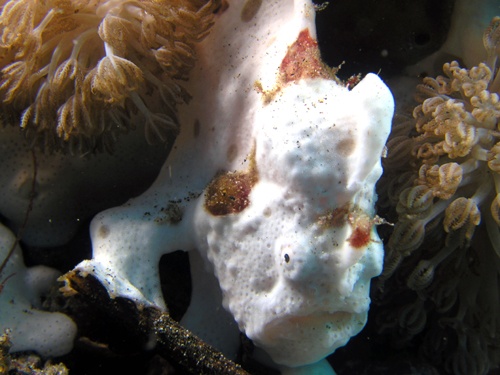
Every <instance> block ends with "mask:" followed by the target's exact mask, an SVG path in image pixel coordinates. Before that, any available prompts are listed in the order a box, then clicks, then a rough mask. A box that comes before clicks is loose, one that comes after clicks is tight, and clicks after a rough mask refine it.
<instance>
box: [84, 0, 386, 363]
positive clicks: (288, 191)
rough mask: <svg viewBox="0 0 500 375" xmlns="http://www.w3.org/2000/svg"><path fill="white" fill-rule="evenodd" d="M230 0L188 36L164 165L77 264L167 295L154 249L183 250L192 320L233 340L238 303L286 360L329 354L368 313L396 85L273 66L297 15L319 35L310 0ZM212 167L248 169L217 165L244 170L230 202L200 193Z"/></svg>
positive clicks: (241, 316) (99, 229)
mask: <svg viewBox="0 0 500 375" xmlns="http://www.w3.org/2000/svg"><path fill="white" fill-rule="evenodd" d="M228 4H229V7H228V8H227V9H225V10H224V11H221V12H220V13H219V14H218V15H217V19H216V24H215V26H214V29H213V31H212V33H211V34H210V35H209V36H208V37H207V39H206V40H205V41H204V42H202V44H201V45H200V48H199V50H198V51H197V52H198V56H199V61H198V65H197V66H196V67H195V68H194V70H193V72H192V75H191V77H190V81H189V84H188V87H187V89H188V91H189V92H190V93H191V95H192V96H193V100H192V102H191V103H190V105H189V107H186V108H185V109H183V110H181V111H180V113H179V119H180V122H181V124H182V125H181V133H180V135H179V137H178V139H177V141H176V144H175V145H174V148H173V151H172V152H171V154H170V155H169V157H168V159H167V161H166V162H165V164H164V166H163V168H162V171H161V172H160V175H159V176H158V178H157V180H156V182H155V183H154V184H153V185H152V187H151V188H150V189H149V190H148V191H146V192H145V193H144V194H143V195H141V196H139V197H137V198H134V199H132V200H130V201H129V202H127V203H126V204H125V205H123V206H121V207H117V208H114V209H111V210H107V211H104V212H103V213H101V214H99V215H98V216H97V217H96V218H95V219H94V220H93V222H92V225H91V234H92V242H93V259H92V260H90V261H84V262H82V263H81V264H80V265H79V266H77V269H80V270H82V271H85V272H90V273H93V274H94V275H96V276H97V277H99V278H100V280H101V281H103V284H105V285H107V288H108V291H109V292H110V293H111V294H112V295H123V296H128V297H132V298H134V299H136V300H140V301H142V302H146V303H151V304H155V305H157V306H160V307H165V304H164V301H163V297H162V295H161V289H160V285H159V282H160V280H159V275H158V263H159V259H160V257H161V256H162V255H163V254H165V253H169V252H172V251H175V250H178V249H182V250H186V251H191V254H192V256H191V259H192V262H193V266H192V267H193V269H192V272H193V274H194V275H195V276H194V280H193V297H192V302H191V306H190V309H189V310H188V312H187V314H186V316H185V317H184V319H183V323H184V324H185V325H186V326H187V327H188V328H191V329H192V330H193V331H195V332H196V333H198V334H199V335H200V336H201V337H202V338H204V339H205V340H207V341H208V342H210V343H213V344H215V345H216V346H218V347H219V348H221V349H222V350H224V351H225V352H226V353H228V354H229V355H231V354H234V353H235V349H234V344H235V343H237V336H238V330H237V329H236V326H235V325H234V323H233V317H234V319H235V320H236V323H237V324H238V326H239V329H241V330H242V331H244V332H245V333H246V334H247V335H248V337H249V338H251V339H252V340H253V341H254V342H255V343H256V344H257V346H258V347H260V348H262V349H263V350H264V351H266V352H267V353H268V354H269V355H270V356H271V358H272V360H273V361H274V362H275V363H277V364H279V365H280V366H282V369H283V370H284V371H299V370H300V369H301V368H302V366H305V365H308V364H315V365H314V366H317V368H321V369H325V368H326V367H325V366H324V362H323V361H322V359H323V358H324V357H325V356H327V355H328V354H330V353H331V352H332V351H334V350H335V349H336V348H337V347H339V346H341V345H344V344H345V343H346V342H347V340H348V339H349V338H350V337H351V336H352V335H355V334H357V333H358V332H359V331H360V330H361V328H362V327H363V325H364V323H365V321H366V313H367V310H368V306H369V295H368V293H369V281H370V279H371V277H373V276H375V275H377V274H379V273H380V272H381V265H382V257H383V250H382V244H381V241H380V239H379V238H378V236H377V234H376V231H375V230H374V224H375V221H376V219H375V213H374V203H375V200H376V197H375V195H374V184H375V182H376V181H377V180H378V178H379V177H380V174H381V171H382V170H381V166H380V157H381V155H382V150H383V146H384V144H385V140H386V137H387V135H388V133H389V129H390V121H391V118H392V112H393V99H392V95H391V94H390V92H389V90H388V89H387V87H386V86H385V85H384V84H383V83H382V82H381V80H380V79H379V78H378V77H377V76H375V75H368V76H367V77H366V78H365V79H364V80H362V81H361V82H360V83H359V85H358V86H356V87H355V88H354V89H353V90H351V91H350V90H349V89H348V88H346V87H343V86H341V85H339V84H338V83H337V81H336V80H335V79H334V78H333V77H332V78H331V79H328V78H324V77H321V76H319V77H318V76H317V75H314V74H311V73H308V74H306V76H304V77H301V79H299V80H296V81H290V82H283V81H281V80H280V72H279V68H280V64H281V63H282V60H283V59H284V57H285V56H286V54H287V50H288V47H289V46H290V45H292V44H293V43H294V42H295V41H296V40H297V38H298V37H299V34H300V33H301V32H302V31H304V30H306V31H307V32H308V33H309V35H310V36H311V38H312V39H314V38H315V30H314V9H313V7H312V4H311V3H310V2H309V1H291V0H289V1H268V2H262V3H260V2H252V1H247V2H240V1H231V2H228ZM259 4H260V5H259ZM249 7H250V8H249ZM270 93H271V94H270ZM220 173H226V174H228V173H241V174H245V173H254V174H255V178H254V179H250V180H248V179H238V178H236V179H228V181H233V182H228V184H232V183H234V181H236V182H237V183H242V184H247V183H248V181H252V183H251V184H249V185H248V186H242V187H241V188H239V187H237V188H234V186H233V187H232V189H229V190H227V191H232V192H236V193H235V194H240V195H241V196H237V197H235V198H238V199H240V198H241V199H242V200H241V201H242V202H243V201H245V200H248V202H246V201H245V203H244V204H242V205H240V206H238V208H237V209H236V212H230V213H226V212H223V213H222V214H214V213H213V212H211V211H210V210H209V209H207V200H209V199H210V196H208V195H207V191H206V190H205V189H206V187H207V186H208V185H209V184H210V182H211V181H213V179H214V178H217V177H216V176H220ZM226 187H228V186H226ZM223 190H224V189H222V188H221V191H220V193H221V195H223V194H224V191H223ZM230 200H231V199H230ZM230 200H229V201H230ZM360 238H362V240H360ZM203 268H204V271H200V270H203ZM199 272H205V273H204V274H203V275H205V276H204V277H201V276H200V275H201V274H200V273H199ZM212 274H214V275H215V276H216V278H217V282H216V280H214V278H213V276H212ZM217 284H219V285H220V288H221V290H222V296H223V301H222V303H223V305H224V307H225V308H226V309H227V310H228V311H229V312H230V314H231V315H229V314H227V313H226V312H223V311H222V310H221V309H220V302H221V301H220V292H218V290H217V289H218V288H217ZM200 288H204V289H205V290H207V293H213V294H214V295H215V297H214V298H207V294H206V293H200V292H199V291H200ZM201 309H202V310H203V312H204V314H203V317H201V318H200V317H199V315H200V313H201V311H200V310H201ZM194 320H196V322H195V321H194ZM213 327H219V328H217V329H215V332H213V331H212V332H209V329H213ZM222 327H229V328H225V329H223V328H222ZM314 366H313V367H312V368H314ZM290 368H296V370H291V369H290ZM311 371H312V370H311ZM321 371H323V373H327V372H325V371H324V370H321ZM328 371H330V372H331V370H328Z"/></svg>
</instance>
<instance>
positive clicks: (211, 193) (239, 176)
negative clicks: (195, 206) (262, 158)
mask: <svg viewBox="0 0 500 375" xmlns="http://www.w3.org/2000/svg"><path fill="white" fill-rule="evenodd" d="M258 179H259V176H258V173H257V167H256V165H255V151H254V152H253V153H252V156H250V166H249V168H248V170H246V171H235V172H220V173H218V174H217V175H216V176H215V177H214V179H213V180H212V181H211V182H210V184H209V185H208V186H207V188H206V189H205V209H206V210H207V211H208V212H210V213H211V214H212V215H214V216H222V215H228V214H237V213H239V212H241V211H243V210H244V209H245V208H247V207H248V205H249V204H250V198H249V195H250V192H251V191H252V188H253V186H254V185H255V184H256V182H257V181H258Z"/></svg>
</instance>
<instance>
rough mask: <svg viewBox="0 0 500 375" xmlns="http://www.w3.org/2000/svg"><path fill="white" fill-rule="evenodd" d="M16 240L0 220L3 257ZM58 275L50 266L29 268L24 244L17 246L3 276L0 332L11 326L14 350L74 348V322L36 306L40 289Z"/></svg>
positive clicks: (58, 352)
mask: <svg viewBox="0 0 500 375" xmlns="http://www.w3.org/2000/svg"><path fill="white" fill-rule="evenodd" d="M14 240H15V237H14V235H13V234H12V233H11V232H10V231H9V230H8V229H7V228H5V227H4V226H3V225H1V224H0V259H2V260H3V259H4V258H5V256H6V255H7V253H8V252H9V250H10V248H11V246H12V244H13V243H14ZM11 275H12V276H11ZM9 276H11V277H9ZM7 277H9V278H8V279H7V280H6V278H7ZM56 277H57V276H56V274H55V273H54V271H53V270H51V269H49V268H48V267H36V268H31V269H27V268H26V267H25V266H24V263H23V259H22V254H21V248H20V247H19V246H17V248H16V249H15V250H14V253H13V254H12V257H11V258H10V260H9V262H8V263H7V266H6V267H5V269H4V271H3V272H2V274H1V276H0V282H3V281H5V283H4V286H3V290H2V291H1V293H0V332H2V333H3V332H4V330H6V329H9V330H10V332H11V333H10V338H11V341H12V348H11V351H12V352H17V351H22V350H36V351H37V352H38V353H40V354H41V355H42V356H45V357H49V356H50V357H52V356H60V355H63V354H66V353H68V352H69V351H70V350H71V349H72V348H73V339H74V338H75V335H76V325H75V323H74V322H73V321H72V320H71V319H70V318H68V317H67V316H66V315H64V314H61V313H56V312H47V311H41V310H39V309H38V308H37V307H40V295H39V292H41V291H44V290H46V289H47V283H50V282H52V284H54V283H55V282H56ZM35 284H36V285H35Z"/></svg>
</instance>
